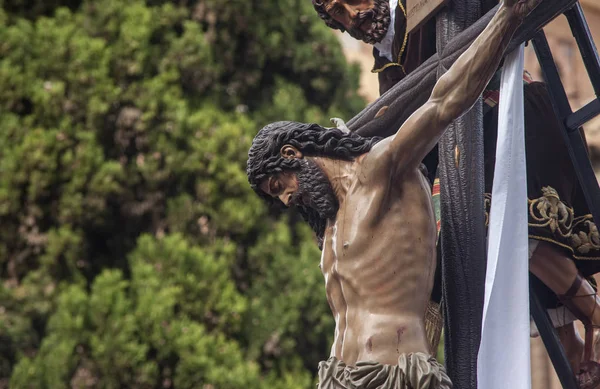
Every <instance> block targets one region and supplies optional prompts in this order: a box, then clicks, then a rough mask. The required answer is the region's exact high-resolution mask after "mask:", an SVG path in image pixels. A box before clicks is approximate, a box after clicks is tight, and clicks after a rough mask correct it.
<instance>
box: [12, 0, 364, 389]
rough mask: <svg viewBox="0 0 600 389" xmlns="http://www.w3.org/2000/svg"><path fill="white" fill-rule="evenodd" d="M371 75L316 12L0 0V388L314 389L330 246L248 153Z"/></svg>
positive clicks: (327, 329) (328, 112) (273, 6)
mask: <svg viewBox="0 0 600 389" xmlns="http://www.w3.org/2000/svg"><path fill="white" fill-rule="evenodd" d="M357 83H358V71H357V68H356V67H352V66H348V65H347V64H346V63H345V60H344V58H343V55H342V52H341V49H340V47H339V44H338V43H337V41H336V38H335V37H334V35H333V34H332V33H331V31H330V30H328V29H327V27H326V26H325V25H324V24H323V23H322V22H320V21H319V20H318V17H317V15H316V14H315V13H314V11H313V10H312V6H311V4H310V2H308V1H305V0H278V1H271V2H265V1H261V0H249V1H248V0H244V1H242V0H231V1H221V0H196V1H178V2H170V1H160V0H147V1H141V0H131V1H128V2H123V1H119V0H95V1H92V0H83V1H81V0H79V1H75V0H71V1H56V0H53V1H39V0H0V112H1V114H0V224H1V225H2V228H1V229H0V278H1V282H0V388H3V387H7V386H8V385H9V383H10V387H11V388H53V389H54V388H67V387H73V388H85V387H99V388H123V387H125V388H203V389H237V388H273V389H279V388H281V389H284V388H285V389H301V388H307V387H309V386H311V385H313V384H314V372H315V369H316V366H317V363H318V361H319V360H320V359H322V358H323V357H324V356H325V355H327V354H328V347H329V345H330V341H331V339H330V336H331V334H332V319H331V317H330V313H329V309H328V307H327V303H326V300H325V296H324V293H323V288H322V279H321V275H320V272H319V269H318V266H317V265H318V261H319V256H320V253H319V251H318V249H317V247H316V245H315V243H314V240H313V234H312V232H311V231H310V230H309V228H308V227H307V226H306V225H304V224H303V223H298V222H297V221H296V220H297V216H295V215H291V217H289V218H288V217H281V216H280V215H279V212H278V211H277V210H269V209H267V208H266V206H265V205H264V204H263V203H262V202H261V200H260V199H259V198H258V197H257V196H256V195H255V194H254V193H253V192H252V191H251V190H250V188H249V185H248V184H247V180H246V174H245V160H246V156H247V150H248V148H249V145H250V142H251V139H252V137H253V136H254V134H255V133H256V132H257V130H258V129H259V128H260V127H261V126H262V125H264V124H266V123H267V122H269V121H273V120H281V119H289V120H299V121H316V122H321V123H322V124H327V120H328V118H329V117H332V116H337V117H346V118H349V117H350V116H352V114H353V113H355V112H357V111H358V110H359V109H361V108H362V106H363V104H364V102H363V101H362V99H361V98H360V97H358V96H357V95H356V93H355V90H356V89H357Z"/></svg>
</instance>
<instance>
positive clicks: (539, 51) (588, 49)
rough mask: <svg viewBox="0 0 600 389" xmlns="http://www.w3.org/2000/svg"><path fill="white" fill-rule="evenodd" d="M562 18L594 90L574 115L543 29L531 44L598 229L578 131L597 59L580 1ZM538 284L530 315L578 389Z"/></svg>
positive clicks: (597, 102)
mask: <svg viewBox="0 0 600 389" xmlns="http://www.w3.org/2000/svg"><path fill="white" fill-rule="evenodd" d="M564 15H565V16H566V18H567V20H568V22H569V25H570V27H571V31H572V33H573V36H574V37H575V40H576V42H577V46H578V47H579V51H580V53H581V56H582V58H583V63H584V65H585V68H586V70H587V73H588V76H589V78H590V80H591V82H592V86H593V88H594V94H595V95H596V98H595V99H594V100H593V101H592V102H590V103H588V104H587V105H585V106H584V107H582V108H580V109H579V110H577V111H576V112H573V111H572V110H571V107H570V105H569V101H568V99H567V94H566V93H565V89H564V87H563V84H562V82H561V80H560V77H559V73H558V69H557V67H556V64H555V63H554V58H553V57H552V53H551V52H550V47H549V46H548V40H547V39H546V35H545V34H544V32H543V31H542V30H540V31H538V32H537V33H536V34H535V36H534V37H533V39H532V42H533V47H534V50H535V53H536V55H537V58H538V61H539V63H540V66H541V68H542V74H543V75H544V80H545V81H546V84H547V87H548V91H549V93H550V97H551V99H552V105H553V108H554V111H555V112H556V114H557V116H558V118H559V119H560V122H561V126H562V134H563V136H564V140H565V143H566V145H567V148H568V150H569V155H570V157H571V161H572V162H573V166H574V167H575V171H576V172H577V178H578V180H579V184H580V185H581V188H582V190H583V193H584V195H585V199H586V202H587V204H588V206H589V208H590V211H591V213H592V216H593V218H594V221H595V223H596V225H597V226H600V187H599V186H598V181H597V180H596V176H595V174H594V170H593V169H592V165H591V163H590V161H589V157H588V151H587V148H586V145H585V143H584V141H583V139H582V137H581V134H580V131H579V130H580V128H581V126H582V125H583V124H585V123H586V122H587V121H589V120H590V119H592V118H594V117H595V116H596V115H598V114H600V99H599V95H600V58H599V57H598V51H597V50H596V46H595V44H594V41H593V39H592V35H591V33H590V30H589V27H588V24H587V22H586V20H585V17H584V15H583V10H582V8H581V5H580V4H579V2H577V3H575V5H574V6H573V7H572V8H571V9H569V10H568V11H566V12H565V13H564ZM539 283H540V281H539V280H538V279H537V278H535V276H533V275H532V276H531V281H530V289H531V293H530V310H531V315H532V316H533V319H534V321H535V323H536V326H537V327H538V330H539V333H540V336H541V337H542V341H543V342H544V345H545V347H546V350H547V351H548V355H549V356H550V360H551V361H552V364H553V365H554V370H555V371H556V374H557V375H558V378H559V380H560V382H561V384H562V386H563V388H565V389H577V388H578V387H579V386H578V384H577V381H576V379H575V375H574V374H573V371H572V369H571V366H570V364H569V362H568V360H567V357H566V356H565V353H564V349H563V347H562V345H561V343H560V342H559V340H558V336H557V334H556V331H555V330H554V327H553V326H552V323H551V321H550V318H549V317H548V314H547V312H546V310H545V309H544V307H543V306H542V304H541V302H540V300H539V298H538V296H537V295H536V289H537V288H538V287H539V286H538V285H539Z"/></svg>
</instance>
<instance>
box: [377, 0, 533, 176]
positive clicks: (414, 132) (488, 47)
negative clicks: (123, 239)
mask: <svg viewBox="0 0 600 389" xmlns="http://www.w3.org/2000/svg"><path fill="white" fill-rule="evenodd" d="M539 2H540V0H520V1H517V0H505V1H504V4H503V5H502V6H501V7H500V8H499V10H498V12H497V13H496V15H495V16H494V17H493V18H492V20H491V21H490V23H489V24H488V26H487V27H486V28H485V30H483V31H482V33H481V34H480V35H479V37H478V38H477V39H476V40H475V41H474V42H473V44H472V45H471V46H470V47H469V48H468V49H467V51H465V52H464V53H463V54H462V55H461V56H460V57H459V59H458V60H457V61H456V62H455V63H454V64H453V65H452V67H451V68H450V69H449V70H448V72H446V74H444V75H443V76H442V77H441V78H440V79H439V80H438V82H437V83H436V85H435V87H434V88H433V92H432V93H431V97H430V98H429V100H428V101H427V102H426V103H425V104H424V105H423V106H422V107H421V108H419V109H418V110H417V111H415V113H414V114H413V115H412V116H410V117H409V118H408V120H407V121H406V122H405V123H404V124H403V125H402V127H401V128H400V130H398V132H397V133H396V134H395V135H394V136H393V137H392V138H389V140H387V141H386V142H385V144H384V145H382V146H383V147H384V149H382V150H381V152H382V154H381V155H380V157H383V158H384V159H385V160H386V161H385V164H387V163H390V164H391V166H392V169H393V170H394V172H395V173H396V174H401V173H402V172H404V171H406V170H407V169H415V168H416V167H418V165H419V163H420V162H421V160H422V159H423V158H424V157H425V155H426V154H427V153H428V152H429V151H430V150H431V149H432V148H433V146H434V145H435V144H436V143H437V142H438V140H439V138H440V136H441V135H442V133H443V132H444V130H445V129H446V127H447V126H448V125H449V124H450V123H451V122H452V121H453V120H455V119H456V118H458V117H460V116H461V115H462V114H463V113H465V112H466V111H467V110H468V109H470V108H471V107H472V106H473V104H474V103H475V101H477V98H478V97H479V95H480V94H481V93H482V92H483V90H484V88H485V86H486V85H487V84H488V82H489V81H490V79H491V77H492V76H493V75H494V72H495V71H496V69H497V68H498V65H499V63H500V60H501V59H502V57H503V55H504V51H505V49H506V47H507V45H508V43H509V42H510V39H511V37H512V35H513V33H514V32H515V30H516V29H517V27H518V26H519V25H520V24H521V21H522V20H523V18H524V17H525V16H527V15H528V14H529V12H531V11H532V10H533V9H534V8H535V7H536V6H537V4H538V3H539ZM384 155H385V157H384ZM378 159H379V158H378Z"/></svg>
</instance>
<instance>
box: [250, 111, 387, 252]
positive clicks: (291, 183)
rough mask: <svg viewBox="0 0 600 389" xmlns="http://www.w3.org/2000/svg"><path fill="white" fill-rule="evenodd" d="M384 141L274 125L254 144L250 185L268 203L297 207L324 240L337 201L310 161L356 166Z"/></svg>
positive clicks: (312, 127) (334, 131) (301, 125)
mask: <svg viewBox="0 0 600 389" xmlns="http://www.w3.org/2000/svg"><path fill="white" fill-rule="evenodd" d="M380 139H381V138H363V137H361V136H359V135H356V134H353V133H344V132H343V131H342V130H339V129H337V128H324V127H321V126H319V125H318V124H304V123H297V122H276V123H272V124H269V125H267V126H265V127H264V128H263V129H261V130H260V131H259V132H258V134H257V135H256V137H255V138H254V140H253V141H252V146H251V147H250V151H249V152H248V166H247V170H246V172H247V174H248V181H249V182H250V185H251V186H252V188H253V189H254V190H255V191H256V193H257V194H258V195H259V196H261V197H262V198H263V199H265V200H266V201H267V202H269V203H273V202H276V201H280V202H281V203H283V204H284V205H286V206H288V207H290V206H295V207H297V208H298V209H299V211H300V213H301V214H302V216H303V217H304V219H305V220H306V221H307V222H308V223H309V224H310V226H311V227H312V228H313V230H314V231H315V232H316V234H317V237H318V238H319V241H321V240H322V238H323V234H324V232H325V226H326V222H327V219H333V218H335V215H336V214H337V211H338V200H337V198H336V196H335V194H334V192H333V189H332V187H331V183H330V181H329V179H328V178H327V176H326V175H325V174H324V173H323V171H322V170H321V169H320V168H319V166H317V164H316V163H315V162H314V161H312V160H311V158H310V157H324V158H331V159H339V160H344V161H352V160H353V159H354V158H356V157H358V156H360V155H362V154H364V153H367V152H368V151H369V150H371V147H373V145H374V144H376V143H377V142H378V141H379V140H380Z"/></svg>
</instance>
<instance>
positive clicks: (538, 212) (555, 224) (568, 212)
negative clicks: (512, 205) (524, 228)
mask: <svg viewBox="0 0 600 389" xmlns="http://www.w3.org/2000/svg"><path fill="white" fill-rule="evenodd" d="M527 202H528V203H529V216H531V218H532V219H533V220H535V221H536V222H538V223H529V226H531V227H549V228H550V231H552V233H553V234H555V233H557V232H558V234H559V235H560V236H562V237H563V238H568V237H570V235H571V232H572V231H573V208H570V207H567V206H566V205H565V203H563V202H562V201H560V197H559V196H558V192H556V190H555V189H554V188H552V187H549V186H546V187H543V188H542V197H540V198H537V199H535V200H529V199H528V200H527Z"/></svg>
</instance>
